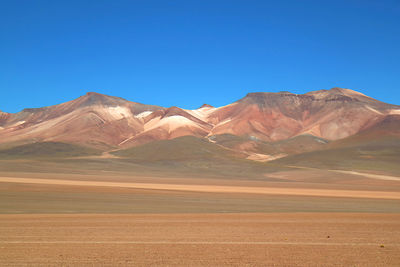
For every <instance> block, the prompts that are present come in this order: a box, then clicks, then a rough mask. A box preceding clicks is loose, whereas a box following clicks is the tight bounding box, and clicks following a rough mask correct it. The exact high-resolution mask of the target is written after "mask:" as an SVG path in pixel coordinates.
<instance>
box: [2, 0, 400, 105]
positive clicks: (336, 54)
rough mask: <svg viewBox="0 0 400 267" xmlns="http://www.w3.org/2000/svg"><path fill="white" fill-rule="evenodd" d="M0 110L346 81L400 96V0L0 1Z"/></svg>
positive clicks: (199, 98) (188, 100)
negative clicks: (89, 98) (82, 99)
mask: <svg viewBox="0 0 400 267" xmlns="http://www.w3.org/2000/svg"><path fill="white" fill-rule="evenodd" d="M0 4H1V5H0V93H1V95H0V110H3V111H7V112H17V111H20V110H21V109H22V108H25V107H40V106H46V105H53V104H58V103H61V102H65V101H69V100H72V99H74V98H77V97H79V96H80V95H83V94H85V93H86V92H88V91H96V92H99V93H104V94H109V95H115V96H120V97H123V98H126V99H128V100H131V101H136V102H141V103H147V104H157V105H161V106H166V107H169V106H174V105H176V106H180V107H184V108H197V107H198V106H200V105H201V104H203V103H208V104H211V105H215V106H221V105H225V104H228V103H231V102H233V101H236V100H238V99H240V98H241V97H243V96H244V95H246V94H247V93H248V92H256V91H263V92H277V91H291V92H294V93H305V92H307V91H311V90H319V89H329V88H332V87H344V88H351V89H354V90H358V91H361V92H363V93H365V94H367V95H369V96H372V97H374V98H377V99H379V100H381V101H385V102H389V103H393V104H400V92H399V90H400V1H399V0H376V1H373V0H335V1H333V0H332V1H320V0H315V1H311V0H297V1H294V0H293V1H285V0H282V1H267V0H263V1H262V0H261V1H252V0H242V1H236V0H226V1H224V0H198V1H195V0H182V1H174V0H171V1H165V0H160V1H153V0H141V1H133V0H130V1H123V0H109V1H101V0H93V1H85V0H79V1H72V0H68V1H67V0H64V1H61V0H60V1H54V0H49V1H43V0H35V1H32V0H26V1H21V0H12V1H7V0H0Z"/></svg>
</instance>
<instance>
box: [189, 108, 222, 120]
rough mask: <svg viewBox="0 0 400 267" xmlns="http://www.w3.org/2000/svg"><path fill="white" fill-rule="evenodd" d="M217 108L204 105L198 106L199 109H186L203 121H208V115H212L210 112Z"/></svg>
mask: <svg viewBox="0 0 400 267" xmlns="http://www.w3.org/2000/svg"><path fill="white" fill-rule="evenodd" d="M215 110H216V108H213V107H202V108H198V109H192V110H190V109H185V111H186V112H187V113H189V114H190V115H192V116H193V117H196V118H198V119H200V120H202V121H205V122H206V121H207V119H208V116H210V114H211V113H212V112H213V111H215Z"/></svg>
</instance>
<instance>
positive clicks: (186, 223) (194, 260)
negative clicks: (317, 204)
mask: <svg viewBox="0 0 400 267" xmlns="http://www.w3.org/2000/svg"><path fill="white" fill-rule="evenodd" d="M24 264H25V265H35V266H36V265H45V266H49V265H50V266H54V265H74V266H77V265H79V266H82V265H87V266H93V265H109V266H118V265H120V266H126V265H132V266H399V265H400V215H399V214H351V213H348V214H343V213H296V214H294V213H269V214H254V213H244V214H159V215H157V214H151V215H144V214H138V215H121V214H115V215H85V214H80V215H77V214H74V215H27V214H26V215H0V265H2V266H7V265H11V266H13V265H14V266H20V265H24Z"/></svg>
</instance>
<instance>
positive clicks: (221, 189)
mask: <svg viewBox="0 0 400 267" xmlns="http://www.w3.org/2000/svg"><path fill="white" fill-rule="evenodd" d="M0 182H7V183H24V184H46V185H65V186H96V187H122V188H136V189H152V190H172V191H192V192H205V193H244V194H270V195H296V196H319V197H351V198H374V199H376V198H378V199H400V192H385V191H358V190H331V189H307V188H276V187H246V186H220V185H183V184H156V183H154V184H153V183H120V182H102V181H75V180H52V179H33V178H15V177H0Z"/></svg>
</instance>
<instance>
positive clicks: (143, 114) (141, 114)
mask: <svg viewBox="0 0 400 267" xmlns="http://www.w3.org/2000/svg"><path fill="white" fill-rule="evenodd" d="M151 113H153V111H143V112H142V113H139V114H137V115H135V117H136V118H144V117H147V116H148V115H150V114H151Z"/></svg>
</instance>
